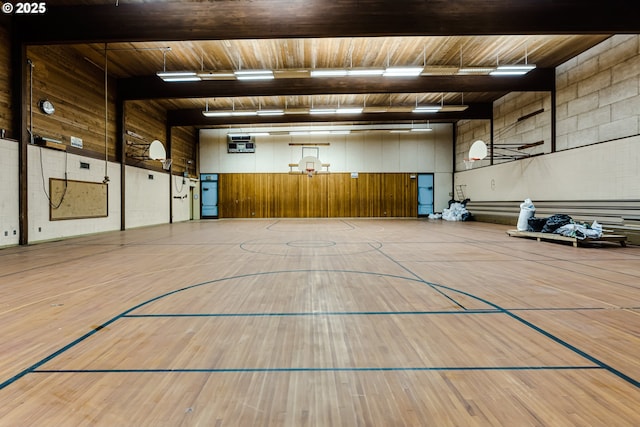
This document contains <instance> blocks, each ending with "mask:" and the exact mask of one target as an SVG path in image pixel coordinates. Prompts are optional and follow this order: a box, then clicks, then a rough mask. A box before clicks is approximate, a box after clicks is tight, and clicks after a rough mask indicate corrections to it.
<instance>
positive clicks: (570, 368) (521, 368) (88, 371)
mask: <svg viewBox="0 0 640 427" xmlns="http://www.w3.org/2000/svg"><path fill="white" fill-rule="evenodd" d="M585 369H602V368H601V367H600V366H441V367H438V366H436V367H407V368H398V367H363V368H356V367H354V368H218V369H215V368H212V369H206V368H201V369H198V368H195V369H181V368H177V369H59V370H58V369H42V370H35V371H33V373H34V374H113V373H116V374H120V373H168V372H176V373H189V372H195V373H221V372H381V371H382V372H386V371H393V372H397V371H427V372H431V371H435V372H441V371H573V370H585Z"/></svg>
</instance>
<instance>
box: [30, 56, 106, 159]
mask: <svg viewBox="0 0 640 427" xmlns="http://www.w3.org/2000/svg"><path fill="white" fill-rule="evenodd" d="M27 56H28V57H29V59H31V61H32V62H33V65H34V67H33V133H34V135H40V136H44V137H48V138H53V139H57V140H60V141H62V143H63V144H65V145H67V146H69V145H70V137H71V136H75V137H78V138H81V139H82V144H83V148H82V149H81V150H79V149H73V150H71V149H70V150H69V151H72V152H74V153H77V154H80V155H83V156H88V157H97V158H104V157H105V134H106V146H107V147H106V148H107V150H106V151H107V155H108V158H109V160H111V161H115V160H116V142H115V141H116V138H115V135H116V126H115V117H116V110H115V96H116V87H115V86H116V84H115V80H114V79H111V78H110V79H108V85H107V91H108V96H107V100H108V102H107V109H108V111H107V115H108V117H107V119H106V122H105V93H104V71H103V69H101V68H100V67H101V66H102V65H103V64H98V65H94V64H92V63H90V62H88V61H86V60H85V59H84V58H82V57H79V56H77V54H75V52H74V51H73V50H71V49H69V48H68V47H66V46H29V47H28V49H27ZM41 99H48V100H50V101H51V102H53V104H54V106H55V107H56V111H55V113H54V114H53V115H51V116H47V115H45V114H43V113H42V112H41V111H40V109H39V108H38V101H39V100H41ZM26 102H27V103H28V102H29V100H28V99H27V100H26ZM105 127H106V130H105Z"/></svg>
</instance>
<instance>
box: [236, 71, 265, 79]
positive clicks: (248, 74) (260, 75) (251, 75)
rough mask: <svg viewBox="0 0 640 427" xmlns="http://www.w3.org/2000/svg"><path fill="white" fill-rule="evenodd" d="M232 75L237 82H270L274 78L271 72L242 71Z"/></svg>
mask: <svg viewBox="0 0 640 427" xmlns="http://www.w3.org/2000/svg"><path fill="white" fill-rule="evenodd" d="M234 74H235V75H236V78H237V79H238V80H271V79H274V78H275V77H274V75H273V71H271V70H244V71H235V72H234Z"/></svg>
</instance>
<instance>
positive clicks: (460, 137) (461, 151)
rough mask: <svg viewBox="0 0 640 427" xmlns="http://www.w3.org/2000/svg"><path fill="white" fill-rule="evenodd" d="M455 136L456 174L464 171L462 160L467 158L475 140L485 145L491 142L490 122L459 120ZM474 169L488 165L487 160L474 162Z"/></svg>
mask: <svg viewBox="0 0 640 427" xmlns="http://www.w3.org/2000/svg"><path fill="white" fill-rule="evenodd" d="M457 132H458V133H457V135H456V162H455V169H456V172H458V171H463V170H465V169H466V166H465V164H464V159H466V158H468V157H469V148H471V144H473V143H474V142H475V141H477V140H482V141H484V142H485V143H488V142H489V141H491V122H490V121H489V120H461V121H459V122H458V125H457ZM476 163H477V164H474V165H473V166H474V167H479V166H483V165H488V164H489V160H482V161H480V162H476Z"/></svg>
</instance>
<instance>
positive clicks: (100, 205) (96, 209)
mask: <svg viewBox="0 0 640 427" xmlns="http://www.w3.org/2000/svg"><path fill="white" fill-rule="evenodd" d="M108 187H109V186H108V185H107V184H104V183H101V182H87V181H73V180H65V179H58V178H49V198H50V199H51V203H50V204H49V219H50V220H51V221H57V220H63V219H79V218H102V217H106V216H108V215H109V207H108V201H109V197H108Z"/></svg>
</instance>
